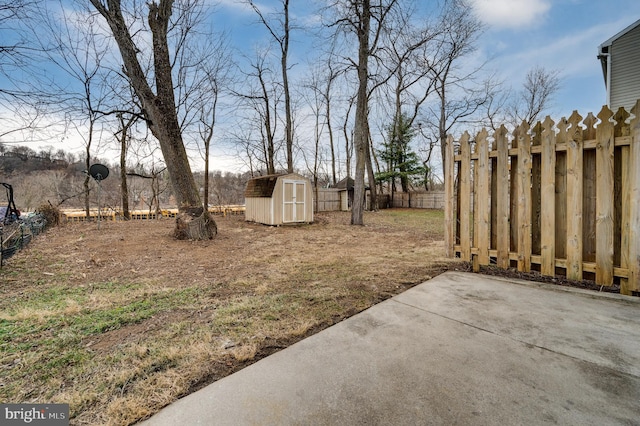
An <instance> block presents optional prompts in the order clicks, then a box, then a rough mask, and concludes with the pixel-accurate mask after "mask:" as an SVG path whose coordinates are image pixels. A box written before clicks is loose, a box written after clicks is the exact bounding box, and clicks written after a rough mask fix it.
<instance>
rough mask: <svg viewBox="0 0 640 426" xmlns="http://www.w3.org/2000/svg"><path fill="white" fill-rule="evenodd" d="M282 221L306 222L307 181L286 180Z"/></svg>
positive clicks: (284, 182)
mask: <svg viewBox="0 0 640 426" xmlns="http://www.w3.org/2000/svg"><path fill="white" fill-rule="evenodd" d="M283 184H284V197H283V208H282V221H283V222H284V223H290V222H305V221H306V220H307V218H306V217H305V212H306V209H305V202H306V200H305V187H304V185H305V182H304V181H303V180H284V181H283Z"/></svg>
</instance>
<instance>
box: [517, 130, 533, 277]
mask: <svg viewBox="0 0 640 426" xmlns="http://www.w3.org/2000/svg"><path fill="white" fill-rule="evenodd" d="M517 138H518V226H519V229H518V235H519V238H518V271H521V272H529V271H530V270H531V136H530V135H529V124H528V123H527V122H526V121H523V122H522V124H521V125H520V126H519V127H518V129H517Z"/></svg>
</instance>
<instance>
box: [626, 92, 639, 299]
mask: <svg viewBox="0 0 640 426" xmlns="http://www.w3.org/2000/svg"><path fill="white" fill-rule="evenodd" d="M631 113H632V114H633V115H634V118H633V119H632V120H631V148H630V157H629V199H630V200H632V202H631V205H630V212H629V281H628V283H627V286H628V288H627V290H628V292H631V291H639V290H640V203H638V200H640V100H638V101H637V102H636V104H635V106H634V107H633V108H632V109H631Z"/></svg>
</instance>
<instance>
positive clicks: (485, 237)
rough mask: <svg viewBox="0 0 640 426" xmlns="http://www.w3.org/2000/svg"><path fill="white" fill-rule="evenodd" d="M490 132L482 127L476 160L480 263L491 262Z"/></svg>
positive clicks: (475, 215) (476, 216) (475, 216)
mask: <svg viewBox="0 0 640 426" xmlns="http://www.w3.org/2000/svg"><path fill="white" fill-rule="evenodd" d="M488 136H489V134H488V133H487V131H486V130H485V129H482V131H480V133H478V136H477V137H476V153H477V154H478V161H477V162H476V167H475V170H476V176H477V182H476V188H477V190H476V192H475V198H476V206H477V209H476V211H475V213H474V221H475V224H476V225H475V226H474V230H475V231H476V236H477V238H476V240H475V244H476V246H477V247H478V263H479V264H480V265H488V264H489V222H490V220H491V218H490V214H489V208H490V205H489V196H490V193H489V142H488V140H487V137H488Z"/></svg>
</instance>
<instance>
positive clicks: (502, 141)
mask: <svg viewBox="0 0 640 426" xmlns="http://www.w3.org/2000/svg"><path fill="white" fill-rule="evenodd" d="M495 138H496V147H497V151H498V152H497V173H496V177H497V179H496V191H497V194H495V196H496V228H497V229H496V236H497V237H496V239H497V241H496V248H497V250H498V259H497V264H498V267H500V268H508V267H509V245H510V244H509V243H510V240H509V145H508V139H507V129H506V128H505V127H504V126H500V128H499V129H498V131H497V132H496V136H495Z"/></svg>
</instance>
